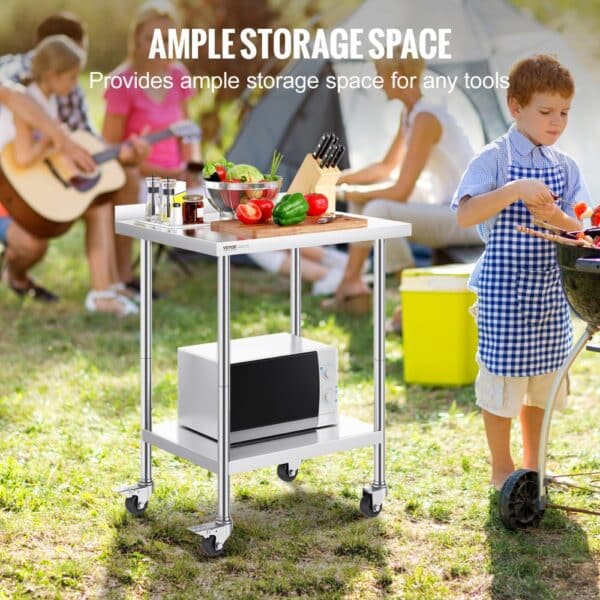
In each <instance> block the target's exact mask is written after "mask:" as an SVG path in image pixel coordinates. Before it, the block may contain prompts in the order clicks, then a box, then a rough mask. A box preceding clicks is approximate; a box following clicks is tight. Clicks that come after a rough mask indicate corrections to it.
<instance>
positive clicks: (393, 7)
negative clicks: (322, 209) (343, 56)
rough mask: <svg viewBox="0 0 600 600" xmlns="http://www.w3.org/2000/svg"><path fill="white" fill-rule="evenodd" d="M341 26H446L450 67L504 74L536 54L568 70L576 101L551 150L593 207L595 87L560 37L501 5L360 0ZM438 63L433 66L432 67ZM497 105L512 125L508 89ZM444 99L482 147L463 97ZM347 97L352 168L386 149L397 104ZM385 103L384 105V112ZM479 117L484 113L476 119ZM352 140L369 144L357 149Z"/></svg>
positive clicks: (597, 175) (373, 96) (599, 135)
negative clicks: (571, 162) (567, 159)
mask: <svg viewBox="0 0 600 600" xmlns="http://www.w3.org/2000/svg"><path fill="white" fill-rule="evenodd" d="M341 27H343V28H346V29H349V28H362V29H364V30H365V31H366V30H369V29H371V28H375V27H381V28H387V27H397V28H399V29H405V28H408V27H411V28H413V29H420V28H423V27H431V28H434V29H436V28H443V27H451V28H452V36H451V46H450V50H451V52H452V59H451V61H450V62H452V63H468V62H470V61H481V60H485V61H487V62H488V65H489V70H490V72H491V73H492V74H494V73H495V72H498V73H500V74H501V75H507V74H508V72H509V70H510V67H511V66H512V65H513V64H514V63H515V62H516V61H518V60H519V59H521V58H524V57H527V56H531V55H532V54H536V53H548V54H554V55H556V56H557V58H558V59H559V60H560V61H561V62H562V63H563V64H564V65H565V66H567V67H568V68H569V69H570V70H571V72H572V74H573V77H574V79H575V84H576V95H575V99H574V101H573V105H572V109H571V113H570V117H569V125H568V127H567V130H566V131H565V133H564V134H563V136H562V137H561V139H560V140H559V142H558V144H557V147H558V148H559V149H561V150H563V151H565V152H568V153H569V154H571V155H572V156H573V157H574V158H575V159H576V160H577V162H578V163H579V165H580V167H581V169H582V172H583V176H584V179H585V180H586V182H587V184H588V188H589V190H590V193H591V195H592V199H593V201H594V204H597V200H594V199H596V198H598V197H600V169H598V168H597V166H596V153H597V150H598V144H599V141H600V116H599V114H598V111H597V110H596V107H595V99H596V98H595V96H596V91H597V88H598V82H597V81H596V80H594V79H593V78H592V76H591V74H590V73H589V70H588V69H586V68H585V66H584V65H583V63H582V61H581V60H579V59H578V57H577V56H576V55H575V53H574V52H573V51H572V50H571V48H570V47H569V46H568V44H567V42H566V41H565V39H564V38H563V37H562V36H561V35H560V34H559V33H556V32H554V31H551V30H550V29H548V28H546V27H544V26H543V25H541V24H540V23H538V22H537V21H535V20H534V19H532V18H531V17H529V16H528V15H526V14H524V13H523V12H521V11H518V10H517V9H515V8H514V7H513V6H511V5H510V4H509V3H508V2H506V1H505V0H485V2H481V1H480V0H444V1H443V2H440V1H439V0H417V1H414V0H366V2H364V3H363V4H362V5H361V6H360V7H359V9H358V10H357V11H356V12H354V13H353V14H352V15H351V16H350V17H349V18H348V19H347V20H346V21H345V22H344V23H343V24H341ZM441 65H443V63H442V62H440V63H439V65H436V64H432V65H431V67H432V68H433V69H435V68H436V66H441ZM335 69H336V72H339V73H349V72H352V71H360V70H361V69H362V70H364V72H368V71H369V69H372V67H370V66H369V65H366V64H362V65H351V64H336V65H335ZM495 93H496V96H497V98H498V103H499V105H500V106H501V108H502V110H503V111H504V116H505V118H506V120H507V121H509V120H510V116H509V114H508V111H507V110H506V101H505V97H506V91H505V90H504V89H496V90H495ZM442 94H447V96H448V102H449V108H450V111H451V112H452V113H453V114H454V116H455V117H457V118H458V119H459V122H460V123H461V124H463V126H464V127H465V129H466V130H467V133H468V135H469V137H470V139H471V141H472V143H474V145H475V147H476V148H477V147H480V146H481V134H480V133H478V129H480V128H478V126H477V121H478V119H479V117H478V116H477V115H476V114H474V112H473V109H472V106H471V104H470V102H469V101H468V99H467V98H465V95H464V91H461V90H458V89H456V90H455V91H454V92H453V93H452V94H449V93H447V92H444V91H442ZM353 96H354V97H349V94H343V95H342V97H341V98H340V104H341V107H342V114H343V116H344V121H345V122H346V123H348V125H347V128H346V134H347V136H348V139H349V145H350V149H351V154H350V157H351V164H352V166H353V167H355V166H360V165H362V164H365V163H367V162H369V161H370V160H373V159H374V158H377V157H376V156H375V157H374V156H373V152H374V149H375V150H377V149H380V150H381V152H384V151H385V148H386V147H387V144H388V143H389V141H390V139H391V136H393V133H394V131H395V127H397V123H398V121H397V119H398V113H399V106H394V103H386V101H385V98H384V97H383V94H382V93H381V92H379V93H377V92H374V91H364V90H363V91H362V93H361V90H358V91H356V92H355V93H354V94H353ZM386 104H387V106H386ZM481 118H482V119H485V118H486V115H485V114H481ZM358 140H363V141H365V140H368V143H360V142H359V141H358Z"/></svg>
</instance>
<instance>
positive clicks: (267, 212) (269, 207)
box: [249, 198, 273, 221]
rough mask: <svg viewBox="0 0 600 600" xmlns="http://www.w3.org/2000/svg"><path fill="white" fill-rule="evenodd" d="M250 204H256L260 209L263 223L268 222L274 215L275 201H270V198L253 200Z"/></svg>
mask: <svg viewBox="0 0 600 600" xmlns="http://www.w3.org/2000/svg"><path fill="white" fill-rule="evenodd" d="M249 204H256V206H258V208H260V212H261V213H262V220H263V221H268V220H269V219H270V218H271V216H272V215H273V200H269V199H268V198H257V199H256V200H252V202H250V203H249Z"/></svg>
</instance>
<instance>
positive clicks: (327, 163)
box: [321, 142, 338, 169]
mask: <svg viewBox="0 0 600 600" xmlns="http://www.w3.org/2000/svg"><path fill="white" fill-rule="evenodd" d="M337 149H338V145H337V143H336V142H333V143H332V144H331V145H330V146H329V148H328V149H327V153H326V154H325V156H323V160H322V161H321V167H322V168H324V169H326V168H327V167H329V166H330V164H331V159H332V158H333V157H334V155H335V153H336V152H337Z"/></svg>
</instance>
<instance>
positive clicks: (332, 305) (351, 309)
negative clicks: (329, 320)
mask: <svg viewBox="0 0 600 600" xmlns="http://www.w3.org/2000/svg"><path fill="white" fill-rule="evenodd" d="M321 308H322V309H323V310H326V311H329V312H338V313H349V314H351V315H368V314H370V313H371V311H372V310H373V305H372V295H371V294H370V293H367V292H364V293H362V294H356V295H354V296H345V297H344V298H343V299H342V300H338V299H337V298H336V297H335V296H334V297H333V298H327V299H326V300H323V302H321Z"/></svg>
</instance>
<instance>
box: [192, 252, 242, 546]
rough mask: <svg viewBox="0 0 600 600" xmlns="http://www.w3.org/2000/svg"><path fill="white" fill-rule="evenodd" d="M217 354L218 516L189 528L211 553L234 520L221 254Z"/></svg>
mask: <svg viewBox="0 0 600 600" xmlns="http://www.w3.org/2000/svg"><path fill="white" fill-rule="evenodd" d="M217 271H218V280H217V286H218V289H217V302H218V306H217V312H218V324H217V329H218V331H217V354H218V368H219V378H218V402H219V407H218V408H219V410H218V439H217V462H218V472H217V494H218V510H217V519H216V521H215V522H213V523H205V524H203V525H196V526H194V527H190V528H189V529H190V531H192V532H193V533H196V534H198V535H200V536H202V538H203V542H202V546H203V548H204V550H205V552H207V554H209V555H217V554H221V553H222V552H223V547H224V544H225V542H226V541H227V538H229V536H230V535H231V531H232V529H233V523H232V521H231V515H230V481H229V434H230V395H231V394H230V392H231V381H230V354H229V346H230V338H231V336H230V332H229V324H230V310H229V309H230V306H229V305H230V303H229V293H230V259H229V256H219V257H218V259H217Z"/></svg>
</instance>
